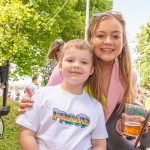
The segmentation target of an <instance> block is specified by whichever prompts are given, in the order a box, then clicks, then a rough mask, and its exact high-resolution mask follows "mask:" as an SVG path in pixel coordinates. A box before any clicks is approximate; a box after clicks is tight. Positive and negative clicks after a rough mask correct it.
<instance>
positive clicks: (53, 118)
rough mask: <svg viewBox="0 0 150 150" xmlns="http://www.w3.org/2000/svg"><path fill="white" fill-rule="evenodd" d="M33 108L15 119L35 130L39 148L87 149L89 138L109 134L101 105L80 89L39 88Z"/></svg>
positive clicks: (98, 137) (102, 137)
mask: <svg viewBox="0 0 150 150" xmlns="http://www.w3.org/2000/svg"><path fill="white" fill-rule="evenodd" d="M32 99H33V100H34V104H33V107H32V108H28V111H27V112H26V113H25V114H23V115H20V116H19V118H18V119H17V120H16V123H17V124H20V125H22V126H24V127H26V128H29V129H31V130H33V131H35V132H37V134H36V138H37V143H38V146H39V149H40V150H67V149H69V150H90V149H91V147H92V145H91V139H106V138H107V137H108V134H107V131H106V127H105V121H104V114H103V109H102V106H101V104H100V103H99V102H98V101H96V100H95V99H93V98H91V97H90V96H89V95H88V94H87V93H86V92H84V91H83V93H82V94H81V95H74V94H69V93H66V92H64V91H63V90H62V89H61V87H60V85H56V86H51V87H50V86H49V87H44V88H41V89H39V90H38V91H37V92H36V93H35V94H34V95H33V97H32Z"/></svg>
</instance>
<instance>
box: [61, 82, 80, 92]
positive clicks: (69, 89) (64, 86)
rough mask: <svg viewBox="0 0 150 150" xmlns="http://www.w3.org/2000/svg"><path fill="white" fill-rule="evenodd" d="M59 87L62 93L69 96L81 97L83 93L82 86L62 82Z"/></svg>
mask: <svg viewBox="0 0 150 150" xmlns="http://www.w3.org/2000/svg"><path fill="white" fill-rule="evenodd" d="M60 86H61V88H62V89H63V91H65V92H67V93H70V94H75V95H81V94H82V93H83V86H82V85H70V84H68V83H66V82H62V83H61V84H60Z"/></svg>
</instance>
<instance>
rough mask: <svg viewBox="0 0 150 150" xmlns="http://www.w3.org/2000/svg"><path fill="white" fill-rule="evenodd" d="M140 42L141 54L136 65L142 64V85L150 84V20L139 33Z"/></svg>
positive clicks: (137, 49)
mask: <svg viewBox="0 0 150 150" xmlns="http://www.w3.org/2000/svg"><path fill="white" fill-rule="evenodd" d="M137 39H138V44H137V46H136V51H137V53H138V54H139V55H138V58H137V60H136V64H137V65H136V67H137V68H138V69H139V66H140V70H139V71H140V78H141V80H140V81H141V86H142V87H145V88H149V86H150V65H149V64H150V21H148V22H147V24H146V25H145V26H144V25H143V26H142V27H141V32H140V33H139V34H137Z"/></svg>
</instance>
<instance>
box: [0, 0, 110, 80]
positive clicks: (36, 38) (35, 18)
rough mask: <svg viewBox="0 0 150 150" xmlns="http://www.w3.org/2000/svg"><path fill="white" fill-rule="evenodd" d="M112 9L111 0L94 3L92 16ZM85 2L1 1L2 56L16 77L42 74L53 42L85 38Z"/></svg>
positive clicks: (50, 0)
mask: <svg viewBox="0 0 150 150" xmlns="http://www.w3.org/2000/svg"><path fill="white" fill-rule="evenodd" d="M110 9H112V0H101V1H99V0H92V1H91V4H90V16H91V14H92V13H95V12H100V11H107V10H110ZM85 10H86V0H68V1H66V0H57V1H55V0H0V56H1V60H0V63H2V62H3V61H4V60H6V59H9V60H10V62H11V63H12V64H13V65H11V68H12V69H11V70H12V75H13V77H15V76H17V75H19V76H32V75H33V74H39V72H40V69H39V68H41V66H42V65H43V63H44V58H45V56H46V54H47V51H48V48H49V46H50V44H51V42H52V41H53V40H55V39H56V38H62V39H63V40H65V41H68V40H70V39H74V38H83V37H84V31H85V29H84V28H85V14H86V12H85Z"/></svg>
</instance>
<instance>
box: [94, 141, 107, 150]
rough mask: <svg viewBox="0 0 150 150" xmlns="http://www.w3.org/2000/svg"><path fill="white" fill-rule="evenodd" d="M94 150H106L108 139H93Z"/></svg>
mask: <svg viewBox="0 0 150 150" xmlns="http://www.w3.org/2000/svg"><path fill="white" fill-rule="evenodd" d="M92 150H106V139H92Z"/></svg>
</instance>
